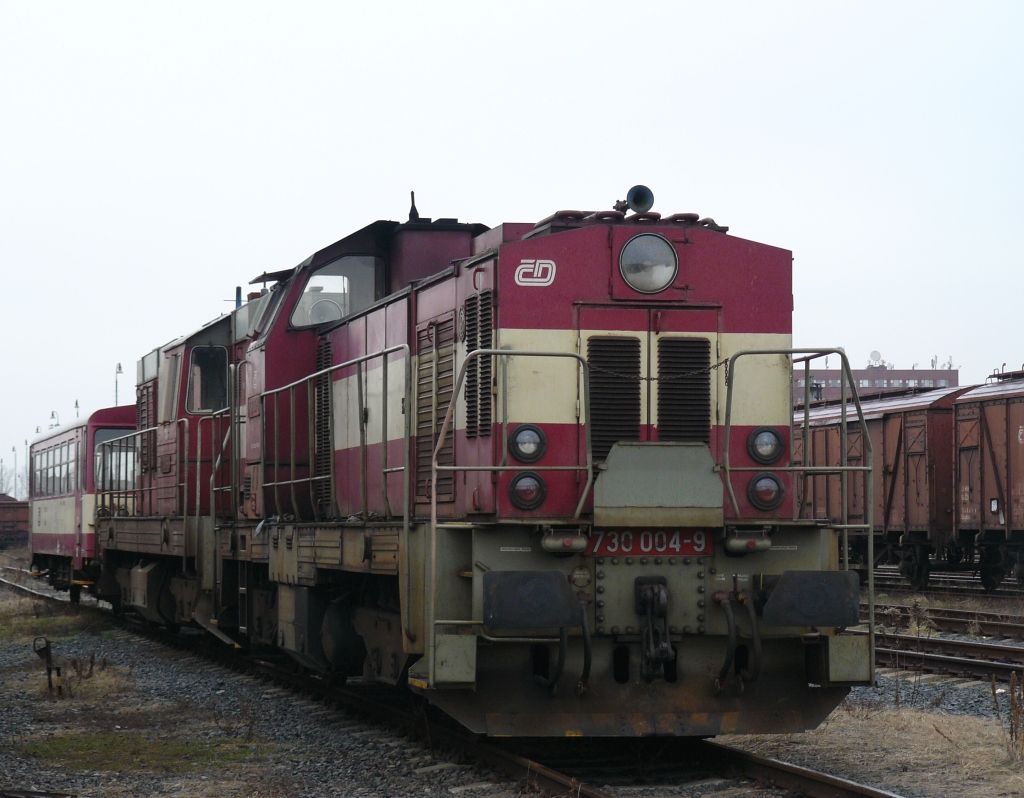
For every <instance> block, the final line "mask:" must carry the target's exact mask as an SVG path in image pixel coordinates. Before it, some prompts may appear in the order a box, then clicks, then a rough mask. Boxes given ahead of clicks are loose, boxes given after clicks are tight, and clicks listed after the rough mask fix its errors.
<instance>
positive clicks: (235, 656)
mask: <svg viewBox="0 0 1024 798" xmlns="http://www.w3.org/2000/svg"><path fill="white" fill-rule="evenodd" d="M0 583H3V584H4V585H7V586H9V587H11V588H13V589H15V590H18V591H21V592H25V593H29V594H31V595H33V596H34V597H38V598H42V599H46V600H50V601H55V602H59V603H62V604H65V603H68V602H66V601H65V600H63V599H62V598H61V597H60V596H57V595H54V594H50V593H43V592H40V591H36V590H33V589H32V588H31V587H28V586H26V585H20V584H18V583H15V582H11V581H9V580H7V579H3V578H2V577H0ZM107 615H108V617H110V618H111V620H115V616H113V615H112V614H109V613H108V614H107ZM120 620H121V623H119V625H120V626H122V627H123V628H127V629H129V630H131V631H133V632H134V633H136V634H139V635H141V636H144V637H147V638H149V639H155V640H158V641H159V642H162V643H164V644H165V645H169V646H173V647H175V648H187V649H188V650H189V651H190V652H191V653H193V654H198V655H200V656H203V657H205V658H207V659H210V660H212V661H214V662H215V663H217V664H220V665H223V666H225V667H230V668H232V669H233V670H237V669H238V667H239V664H240V663H241V665H242V667H243V668H244V669H245V670H246V672H248V673H250V674H251V675H253V676H256V677H258V678H263V679H267V680H271V681H273V682H275V683H277V684H279V685H282V686H285V687H288V688H289V689H292V690H296V691H299V692H302V693H304V694H306V695H312V696H314V697H316V698H319V699H321V700H324V701H327V702H330V703H332V704H334V705H335V706H343V707H345V708H347V709H349V710H351V711H355V712H359V713H360V714H363V715H366V716H369V717H370V718H371V719H373V720H376V721H378V722H381V723H388V724H390V725H394V726H397V727H399V728H401V729H409V728H410V727H412V728H413V730H414V731H416V732H417V733H418V734H419V735H420V736H421V737H424V738H425V739H426V740H427V742H428V743H429V745H430V746H431V747H433V746H437V745H442V746H444V747H448V748H452V749H455V750H458V751H461V752H465V753H467V754H469V755H470V756H471V757H472V758H474V759H475V760H477V761H479V762H481V763H484V764H486V765H489V766H490V767H493V768H495V769H497V770H500V771H502V772H504V773H506V774H507V775H509V776H510V777H511V778H514V779H523V780H524V781H525V782H526V783H527V784H528V785H532V786H533V787H534V788H536V789H540V790H542V791H543V792H545V793H547V794H549V795H552V796H565V795H570V796H578V797H579V798H613V796H614V794H613V793H612V792H609V791H608V790H606V789H603V788H601V787H598V786H596V785H595V784H591V783H589V782H588V781H587V779H586V777H585V776H583V777H581V776H574V775H570V774H567V773H563V772H561V771H560V770H558V769H556V768H554V767H550V766H548V765H546V764H544V763H543V762H539V761H537V760H536V759H533V758H531V757H528V756H524V755H522V754H520V753H517V752H515V751H511V750H506V749H505V748H503V747H501V744H498V743H492V742H489V741H481V739H480V738H479V736H478V735H474V734H472V733H471V732H469V731H467V730H465V729H457V728H450V727H447V726H444V725H439V724H431V723H430V722H429V720H428V719H427V718H426V716H425V715H424V714H422V713H421V714H419V715H417V713H415V712H410V711H409V707H408V706H405V705H403V706H396V705H395V704H394V703H393V702H392V703H386V702H384V701H381V700H379V699H375V698H374V697H373V695H372V694H371V693H370V691H363V690H359V689H354V688H352V687H338V686H336V685H331V684H328V683H327V682H325V681H324V680H322V679H319V678H316V677H310V676H308V675H303V674H296V673H295V672H294V671H293V670H291V669H288V668H283V667H280V666H278V665H276V664H275V663H272V662H269V661H267V660H265V659H261V658H258V657H251V656H245V655H241V654H239V653H238V652H237V651H235V650H234V649H230V648H225V647H223V646H217V647H216V648H212V647H211V648H207V647H204V646H201V645H196V644H197V643H199V642H201V641H203V640H205V639H206V638H204V637H200V636H197V637H193V638H185V637H182V636H181V635H179V634H174V633H171V632H169V631H167V630H164V629H159V628H154V627H150V626H136V625H134V624H127V623H124V620H125V618H124V617H121V619H120ZM1021 651H1022V653H1024V649H1021ZM389 697H392V698H393V697H394V695H393V694H389ZM417 722H422V723H420V724H419V726H420V727H419V728H417ZM698 744H699V745H700V746H703V748H704V750H705V751H706V752H707V754H706V758H707V759H710V760H713V761H715V762H716V763H717V764H718V767H719V769H720V770H722V771H723V772H736V773H740V774H741V775H743V776H745V777H747V778H750V779H754V780H756V781H758V782H761V783H767V784H771V785H773V786H777V787H780V788H783V789H790V790H797V791H799V792H800V794H802V795H806V796H809V798H857V797H859V798H900V796H898V795H897V794H896V793H892V792H888V791H886V790H881V789H878V788H875V787H871V786H869V785H865V784H859V783H857V782H853V781H850V780H848V779H845V778H842V777H839V776H833V775H830V774H827V773H823V772H820V771H817V770H813V769H811V768H806V767H802V766H800V765H794V764H791V763H788V762H782V761H780V760H777V759H771V758H767V757H762V756H758V755H756V754H751V753H748V752H746V751H742V750H741V749H738V748H735V747H734V746H730V745H726V744H723V743H716V742H713V741H710V740H704V741H700V742H699V743H698ZM23 794H24V793H17V792H16V791H15V792H14V793H11V795H12V796H20V795H23ZM4 795H5V794H4V793H2V792H0V798H4ZM60 795H63V794H60ZM69 798H71V797H70V796H69Z"/></svg>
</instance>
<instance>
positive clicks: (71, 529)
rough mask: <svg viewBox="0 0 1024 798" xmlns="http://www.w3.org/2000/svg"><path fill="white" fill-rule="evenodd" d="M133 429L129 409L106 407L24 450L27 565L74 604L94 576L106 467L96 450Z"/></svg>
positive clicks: (53, 431)
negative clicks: (99, 500) (28, 540)
mask: <svg viewBox="0 0 1024 798" xmlns="http://www.w3.org/2000/svg"><path fill="white" fill-rule="evenodd" d="M134 428H135V407H134V406H133V405H126V406H122V407H108V408H106V409H104V410H97V411H96V412H95V413H93V414H92V415H91V416H89V417H88V418H87V419H84V420H82V421H76V422H75V423H74V424H71V425H69V426H66V427H58V428H57V429H55V430H51V431H49V432H47V433H46V434H45V435H42V436H40V437H38V438H36V439H35V440H34V441H33V442H32V445H31V448H30V450H29V464H30V468H29V506H30V513H31V548H32V564H33V567H34V568H36V569H37V570H40V571H45V572H46V573H47V575H48V578H49V580H50V582H51V584H53V585H54V586H56V587H58V588H60V589H63V590H67V589H70V590H71V596H72V599H73V600H75V601H77V600H78V596H79V594H80V592H81V588H82V586H83V585H91V584H92V583H93V581H94V580H95V578H96V572H97V564H96V563H95V557H96V554H97V547H96V530H95V513H96V485H97V483H98V482H99V481H101V480H102V479H104V474H105V471H107V470H109V467H110V464H109V462H107V460H106V459H105V458H106V457H107V455H105V454H103V453H101V452H100V451H99V448H98V447H100V446H101V444H103V443H104V442H106V441H110V440H112V439H114V438H117V437H119V436H121V435H125V434H126V433H130V432H131V431H132V430H133V429H134ZM125 465H126V467H127V465H128V464H127V463H126V464H125ZM124 478H125V479H126V480H129V481H130V480H131V479H132V478H133V476H132V475H131V474H130V473H126V474H125V475H124Z"/></svg>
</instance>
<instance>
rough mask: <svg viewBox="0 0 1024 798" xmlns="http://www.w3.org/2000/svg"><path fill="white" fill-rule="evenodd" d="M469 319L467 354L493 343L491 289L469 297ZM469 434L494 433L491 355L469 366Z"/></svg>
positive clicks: (481, 435)
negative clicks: (492, 429) (492, 424)
mask: <svg viewBox="0 0 1024 798" xmlns="http://www.w3.org/2000/svg"><path fill="white" fill-rule="evenodd" d="M464 313H465V320H466V354H467V355H468V354H469V353H470V352H475V351H476V350H478V349H490V348H491V346H492V345H493V342H494V338H493V323H492V320H493V308H492V304H491V292H490V291H481V292H480V293H479V294H473V295H472V296H470V297H467V299H466V303H465V306H464ZM465 393H466V437H467V438H477V437H486V436H487V435H490V434H491V395H492V394H491V358H489V357H482V358H475V359H473V360H470V361H469V365H468V366H467V367H466V382H465Z"/></svg>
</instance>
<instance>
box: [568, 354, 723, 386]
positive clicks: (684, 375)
mask: <svg viewBox="0 0 1024 798" xmlns="http://www.w3.org/2000/svg"><path fill="white" fill-rule="evenodd" d="M588 365H589V366H590V373H591V374H593V373H594V372H595V371H597V372H600V373H601V374H607V375H608V376H610V377H617V378H619V379H620V380H631V381H633V382H681V381H682V380H686V379H689V378H690V377H697V376H699V375H701V374H711V372H712V371H715V370H716V369H720V368H724V369H725V380H726V382H728V381H729V360H728V359H725V360H719V361H718V362H717V363H714V364H712V365H710V366H705V367H704V368H702V369H694V370H693V371H684V372H682V373H681V374H672V375H670V376H667V377H662V376H657V377H655V376H647V377H642V376H640V375H639V374H623V373H621V372H618V371H613V370H612V369H608V368H604V367H603V366H598V365H595V364H593V363H589V364H588Z"/></svg>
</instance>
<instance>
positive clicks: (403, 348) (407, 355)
mask: <svg viewBox="0 0 1024 798" xmlns="http://www.w3.org/2000/svg"><path fill="white" fill-rule="evenodd" d="M399 352H400V353H402V354H403V356H404V357H403V361H404V364H405V395H404V396H403V397H402V401H403V404H404V407H405V408H409V407H411V400H410V391H411V389H412V366H411V350H410V347H409V345H408V344H404V343H403V344H396V345H395V346H389V347H386V348H384V349H380V350H378V351H376V352H372V353H370V354H368V355H361V356H360V357H355V358H352V359H351V360H346V361H345V362H344V363H336V364H334V365H332V366H329V367H327V368H325V369H321V370H320V371H316V372H314V373H313V374H310V375H308V376H306V377H302V378H300V379H298V380H295V381H294V382H291V383H289V384H287V385H282V386H281V387H280V388H272V389H271V390H268V391H264V392H263V393H261V394H260V410H261V413H260V415H261V421H260V424H261V426H262V434H263V441H264V448H265V449H269V447H268V445H267V428H266V424H267V422H266V416H267V404H268V400H272V402H273V405H272V407H273V409H274V430H273V441H274V443H273V449H274V451H273V458H274V462H275V463H277V465H278V466H279V465H280V464H279V463H278V458H279V455H280V451H279V450H280V443H281V442H280V431H281V430H280V428H279V420H280V416H281V414H280V412H279V406H278V403H277V401H278V396H279V395H281V394H283V393H285V392H288V397H289V399H288V408H287V410H288V414H289V424H290V429H289V430H288V449H289V458H288V466H289V472H290V473H289V477H290V478H289V479H284V480H282V479H275V480H274V481H264V482H263V483H262V485H263V487H264V488H273V489H274V503H275V506H277V507H278V508H279V507H280V495H279V493H278V488H282V487H284V488H288V489H289V490H290V492H291V500H292V505H291V506H292V509H293V510H295V511H297V509H298V498H297V496H296V494H295V487H296V485H299V484H305V485H307V486H308V488H309V490H310V498H311V500H312V499H313V493H312V490H313V484H314V483H316V482H322V481H325V480H327V481H328V484H329V485H330V489H331V503H332V505H333V504H335V502H336V497H335V495H334V484H335V480H334V479H333V473H334V458H333V456H332V457H331V473H330V474H320V475H316V474H313V473H312V447H311V448H310V452H309V457H310V461H311V462H310V475H309V476H307V477H299V476H297V475H296V473H295V470H296V453H295V443H296V441H295V404H296V402H295V389H296V388H301V387H306V388H307V389H313V390H315V388H316V385H315V381H316V380H319V379H321V378H323V377H325V376H329V375H331V374H333V373H334V372H335V371H338V370H339V369H344V368H349V367H351V366H355V367H356V370H357V391H358V394H359V397H358V401H359V409H358V412H359V432H360V435H359V449H360V464H361V468H360V471H361V473H360V483H361V484H360V496H361V501H362V504H363V508H362V509H363V513H364V514H365V513H366V512H367V510H368V497H367V484H368V479H367V476H366V473H365V472H366V450H367V446H368V444H367V443H366V430H365V427H366V422H365V421H364V420H363V419H364V418H365V416H364V413H363V410H364V404H365V400H364V397H363V379H364V378H363V371H364V369H363V364H364V363H367V362H368V361H370V360H376V359H378V358H384V359H385V360H384V364H383V366H382V368H383V384H384V386H385V387H386V386H387V371H388V362H387V360H386V358H387V357H388V356H389V355H392V354H395V353H399ZM333 398H334V381H333V380H330V381H328V397H327V401H328V402H329V403H330V404H331V406H332V407H333ZM309 401H310V400H309V399H308V397H307V405H309ZM307 412H309V419H310V420H311V421H312V411H311V408H309V407H307ZM381 414H382V415H383V419H382V422H381V435H382V439H381V446H382V449H383V450H384V452H385V453H384V455H383V457H382V458H381V464H382V465H381V481H382V482H383V483H384V485H383V487H382V490H383V491H384V493H385V495H386V492H387V475H388V474H392V473H400V472H401V473H408V469H409V441H410V434H411V427H410V424H409V412H408V410H407V411H406V412H405V423H404V425H403V427H404V428H403V430H402V439H403V443H404V446H403V452H404V454H403V458H402V465H401V466H390V465H389V461H388V458H387V454H386V450H387V445H388V394H387V391H383V393H382V396H381ZM270 456H271V453H270V452H269V451H267V459H268V460H269V459H270ZM404 483H405V485H404V489H403V508H402V518H403V527H404V528H405V529H406V530H408V524H409V516H410V508H409V488H408V479H406V480H404ZM313 504H314V506H315V502H313ZM385 506H387V502H385Z"/></svg>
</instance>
